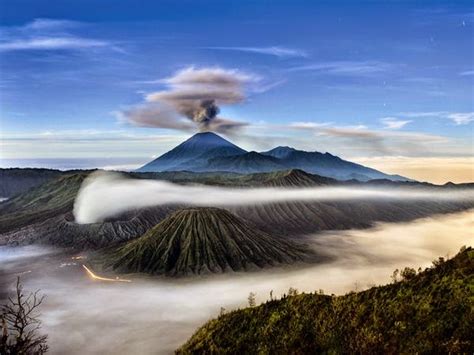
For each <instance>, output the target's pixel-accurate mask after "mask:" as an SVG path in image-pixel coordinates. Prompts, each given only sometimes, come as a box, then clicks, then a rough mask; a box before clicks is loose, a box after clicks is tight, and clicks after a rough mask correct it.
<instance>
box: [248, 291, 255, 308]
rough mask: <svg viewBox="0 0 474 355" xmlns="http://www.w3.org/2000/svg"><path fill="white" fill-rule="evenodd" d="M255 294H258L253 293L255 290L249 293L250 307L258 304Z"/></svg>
mask: <svg viewBox="0 0 474 355" xmlns="http://www.w3.org/2000/svg"><path fill="white" fill-rule="evenodd" d="M255 296H256V295H255V293H253V292H250V293H249V297H248V298H247V299H248V301H249V307H255V305H256V302H255Z"/></svg>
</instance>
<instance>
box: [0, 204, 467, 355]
mask: <svg viewBox="0 0 474 355" xmlns="http://www.w3.org/2000/svg"><path fill="white" fill-rule="evenodd" d="M473 217H474V215H473V211H472V210H471V211H467V212H463V213H457V214H451V215H445V216H439V217H436V218H427V219H422V220H418V221H414V222H411V223H404V224H379V225H377V226H376V227H375V228H373V229H370V230H354V231H346V232H340V231H338V232H330V233H324V234H318V235H314V236H310V240H311V241H312V245H313V246H314V248H316V249H317V250H318V251H319V252H320V253H325V254H330V255H332V256H335V259H333V261H331V262H327V263H324V264H318V265H306V266H303V267H301V268H298V269H295V268H293V269H289V270H282V269H279V270H265V271H261V272H258V273H248V274H246V273H239V274H232V275H225V276H224V275H219V276H215V277H210V278H197V279H194V280H182V279H181V280H172V279H163V278H159V279H150V278H143V277H142V278H137V277H131V279H132V282H131V283H119V282H103V281H98V280H92V279H90V278H89V277H88V276H87V274H86V273H85V271H84V269H83V268H82V266H81V263H82V261H83V260H72V259H71V256H64V255H62V254H56V253H55V251H52V250H47V249H41V248H35V247H28V248H18V249H7V248H0V269H1V273H0V286H1V287H2V288H3V287H5V286H6V285H7V284H8V285H9V287H11V286H10V285H13V281H14V279H15V277H16V275H18V274H20V273H22V279H23V281H24V284H25V289H26V290H36V289H38V288H40V289H41V290H42V292H43V293H44V294H46V296H47V298H46V301H45V303H44V304H43V306H42V316H41V319H42V320H43V331H44V332H46V333H48V334H49V345H50V348H51V353H52V354H66V353H67V354H105V353H110V354H111V353H113V354H122V353H136V354H152V353H153V354H156V353H165V354H166V353H172V352H173V350H174V349H176V348H177V347H178V346H179V345H180V344H182V343H183V342H184V341H186V339H187V338H188V337H189V336H191V334H192V333H193V332H194V330H195V329H196V328H197V327H198V326H199V325H201V324H203V323H204V322H205V321H206V320H208V319H210V318H212V317H214V316H217V315H218V313H219V310H220V308H221V307H225V308H226V309H227V310H232V309H235V308H237V307H242V306H245V305H246V302H247V296H248V294H249V292H255V293H256V294H257V301H258V302H262V301H265V300H267V299H268V298H269V292H270V291H271V290H273V294H274V295H281V294H283V293H284V292H287V290H288V288H289V287H296V288H297V289H298V290H300V291H306V292H310V291H315V290H318V289H323V290H324V292H325V293H329V294H330V293H336V294H343V293H345V292H347V291H350V290H356V289H357V290H361V289H364V288H367V287H368V286H369V285H373V284H384V283H387V282H389V281H390V275H391V274H392V272H393V270H394V269H396V268H401V267H404V266H411V267H415V268H418V267H419V266H421V267H426V266H428V265H430V264H431V261H432V260H434V259H435V258H437V257H438V256H446V255H450V256H453V255H454V254H455V253H456V252H457V251H458V250H459V248H460V247H461V246H462V245H474V235H473V232H472V231H473V230H474V218H473Z"/></svg>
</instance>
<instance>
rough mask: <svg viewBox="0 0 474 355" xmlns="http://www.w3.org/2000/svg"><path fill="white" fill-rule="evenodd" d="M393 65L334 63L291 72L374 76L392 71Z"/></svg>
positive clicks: (359, 62)
mask: <svg viewBox="0 0 474 355" xmlns="http://www.w3.org/2000/svg"><path fill="white" fill-rule="evenodd" d="M393 68H394V66H393V65H392V64H389V63H384V62H379V61H334V62H320V63H314V64H309V65H303V66H299V67H293V68H290V71H313V72H318V73H322V74H331V75H349V76H351V75H354V76H357V75H372V74H377V73H383V72H388V71H391V70H392V69H393Z"/></svg>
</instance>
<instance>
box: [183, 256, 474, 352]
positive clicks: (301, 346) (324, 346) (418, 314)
mask: <svg viewBox="0 0 474 355" xmlns="http://www.w3.org/2000/svg"><path fill="white" fill-rule="evenodd" d="M433 263H434V265H435V266H434V267H433V268H429V269H426V270H425V271H423V272H420V273H418V274H417V273H416V271H415V270H413V269H405V270H404V271H402V273H401V275H402V280H401V281H398V282H396V283H393V284H390V285H387V286H381V287H372V288H370V289H369V290H367V291H363V292H359V293H354V292H353V293H349V294H346V295H344V296H339V297H335V296H327V295H322V294H301V295H296V296H290V297H283V298H282V299H281V300H273V301H269V302H267V303H265V304H262V305H260V306H258V307H254V308H245V309H241V310H237V311H234V312H231V313H228V314H224V315H221V316H220V317H219V318H217V319H214V320H211V321H209V322H208V323H207V324H205V325H204V326H202V327H201V328H200V329H199V330H198V331H197V332H196V333H195V334H194V335H193V336H192V337H191V339H189V340H188V342H187V343H186V344H184V345H183V346H182V347H181V348H180V349H179V350H178V351H177V353H178V354H191V353H192V354H211V353H212V354H249V353H252V354H255V353H258V354H448V353H452V354H472V353H473V352H474V337H473V333H472V330H473V329H474V311H473V307H474V250H473V249H472V248H467V249H466V248H462V249H461V251H460V253H459V254H458V255H457V256H455V257H454V258H453V259H450V260H448V261H444V260H443V259H442V258H440V259H439V260H437V261H435V262H433Z"/></svg>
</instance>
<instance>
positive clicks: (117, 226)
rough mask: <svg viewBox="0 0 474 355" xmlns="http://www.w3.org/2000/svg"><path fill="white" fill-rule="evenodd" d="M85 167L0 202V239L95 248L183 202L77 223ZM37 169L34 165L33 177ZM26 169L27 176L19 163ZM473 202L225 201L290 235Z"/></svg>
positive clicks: (183, 179) (306, 180)
mask: <svg viewBox="0 0 474 355" xmlns="http://www.w3.org/2000/svg"><path fill="white" fill-rule="evenodd" d="M89 173H90V171H82V172H77V171H70V172H63V173H62V174H61V175H60V176H59V177H57V178H54V179H53V180H51V181H48V182H45V183H43V184H41V185H39V186H36V187H33V188H31V189H29V190H27V191H26V192H24V193H22V194H20V195H17V196H15V197H12V198H11V199H10V200H7V201H5V202H3V203H0V245H2V244H14V245H18V244H30V243H44V244H49V245H57V246H63V247H72V248H75V249H97V248H102V247H105V246H109V245H111V244H114V243H122V242H124V241H127V240H130V239H134V238H137V237H140V236H142V235H143V234H144V233H145V232H146V231H147V230H148V229H149V228H151V227H153V226H155V225H156V224H157V223H159V222H160V221H162V220H163V219H164V218H165V217H166V216H168V215H169V214H170V213H172V212H174V211H176V210H178V209H179V208H182V207H186V206H173V205H169V206H158V207H153V208H147V209H141V210H135V211H129V212H127V213H124V214H122V215H120V216H115V217H114V218H113V219H110V220H107V221H105V222H103V223H94V224H87V225H79V224H77V223H75V222H74V217H73V214H72V210H73V205H74V199H75V197H76V194H77V192H78V191H79V188H80V186H81V184H82V182H83V181H84V179H85V178H86V177H87V175H88V174H89ZM41 174H42V171H40V175H41ZM27 175H31V171H30V169H27ZM126 175H128V176H130V177H132V178H140V179H157V180H167V181H172V182H175V183H178V184H188V183H200V184H208V185H219V186H228V187H263V186H272V187H291V188H297V187H311V186H348V185H349V186H354V187H367V186H381V187H383V188H384V189H385V188H399V187H406V188H422V189H432V190H433V191H443V190H445V189H456V188H459V187H463V188H472V185H462V186H459V187H458V185H454V184H450V185H447V186H443V187H442V186H434V185H430V184H421V183H416V182H393V181H389V180H372V181H370V182H366V183H361V182H358V181H346V182H341V181H337V180H334V179H331V178H327V177H323V176H319V175H313V174H308V173H306V172H304V171H302V170H296V169H292V170H286V171H277V172H270V173H255V174H248V175H242V174H235V173H215V172H213V173H212V172H211V173H191V172H162V173H128V174H126ZM473 202H474V201H470V200H464V201H461V200H460V201H454V200H453V201H442V200H417V201H415V200H411V201H401V200H397V201H394V200H392V201H389V200H366V201H363V200H358V201H351V200H347V201H321V202H282V203H272V204H265V205H249V206H236V207H229V208H228V210H229V211H230V212H232V213H233V214H235V215H236V216H237V217H240V218H242V219H245V220H247V221H249V222H251V224H252V225H253V226H254V227H256V228H257V229H259V230H261V231H263V232H266V233H267V234H270V235H272V236H285V237H291V238H294V237H295V236H298V235H302V234H306V233H314V232H317V231H322V230H334V229H348V228H367V227H370V226H372V225H373V223H374V222H376V221H385V222H397V221H409V220H413V219H415V218H420V217H426V216H430V215H432V214H435V213H447V212H457V211H462V210H465V209H468V208H472V207H474V203H473Z"/></svg>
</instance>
